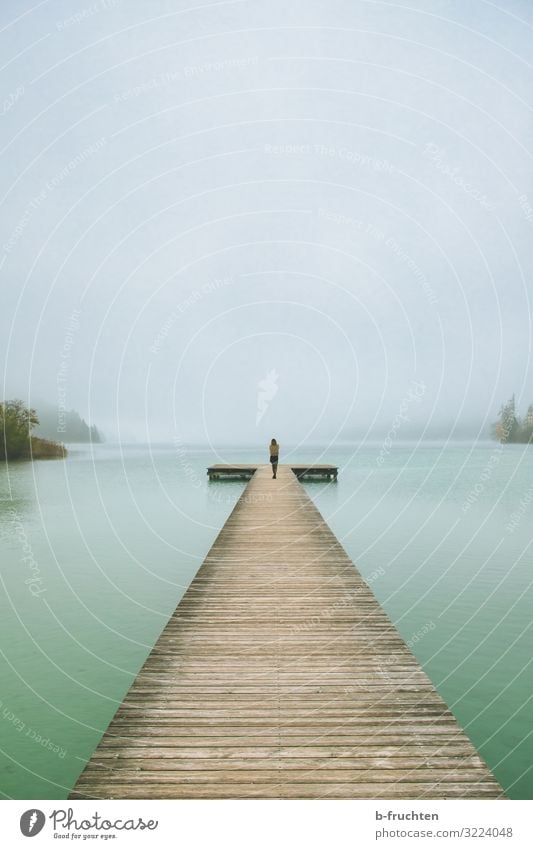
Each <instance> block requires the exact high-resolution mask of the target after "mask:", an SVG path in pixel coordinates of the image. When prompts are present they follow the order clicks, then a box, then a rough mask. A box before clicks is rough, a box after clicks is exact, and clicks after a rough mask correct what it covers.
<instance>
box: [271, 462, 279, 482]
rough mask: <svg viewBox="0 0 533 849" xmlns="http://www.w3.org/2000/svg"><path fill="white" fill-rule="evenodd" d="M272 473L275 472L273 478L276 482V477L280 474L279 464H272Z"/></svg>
mask: <svg viewBox="0 0 533 849" xmlns="http://www.w3.org/2000/svg"><path fill="white" fill-rule="evenodd" d="M272 472H273V475H272V477H273V478H274V480H276V475H277V473H278V464H277V463H272Z"/></svg>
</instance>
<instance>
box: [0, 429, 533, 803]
mask: <svg viewBox="0 0 533 849" xmlns="http://www.w3.org/2000/svg"><path fill="white" fill-rule="evenodd" d="M495 450H496V452H497V454H496V455H494V452H495ZM378 453H379V446H372V445H370V446H369V445H367V446H366V447H362V448H361V447H359V446H355V447H354V448H353V449H350V448H347V447H344V448H335V449H333V450H330V451H328V452H327V456H326V455H323V456H318V454H316V453H313V452H307V453H302V452H298V453H296V452H295V453H294V454H293V455H290V454H288V453H287V452H286V453H285V457H284V459H285V460H288V461H289V462H291V461H292V462H307V461H312V460H314V461H315V462H334V463H338V465H339V466H340V469H341V471H340V476H339V481H338V483H337V484H336V485H335V484H317V483H313V484H309V485H308V487H307V488H308V492H309V493H310V495H311V497H312V498H313V499H314V500H315V501H316V503H317V505H318V507H319V508H320V510H321V511H322V513H323V515H324V516H325V518H326V519H327V520H328V522H329V523H330V525H331V527H332V528H333V530H334V531H335V533H337V535H338V536H339V538H340V539H341V540H342V542H343V544H344V546H345V548H346V549H347V550H348V552H349V554H350V556H351V557H352V558H353V559H354V561H355V562H356V563H357V565H358V567H359V569H360V570H361V572H362V573H363V574H364V575H365V577H367V580H369V583H370V584H371V586H372V590H373V591H374V592H375V594H376V595H377V597H378V598H379V600H380V601H381V603H382V604H383V605H384V607H385V608H386V610H387V611H388V613H389V615H390V616H391V618H392V619H393V620H394V622H395V623H396V625H397V627H398V628H399V630H400V631H401V633H402V635H403V637H404V638H405V639H406V640H407V641H408V643H409V645H411V647H412V649H413V651H414V652H415V653H416V655H417V657H418V658H419V660H420V662H421V663H423V665H424V667H425V668H426V670H427V671H428V673H429V675H430V676H431V678H432V680H433V681H434V682H435V684H436V685H437V686H438V688H439V690H440V691H441V693H442V695H443V697H444V699H445V700H446V701H447V703H448V704H449V705H450V707H451V708H452V709H453V710H454V712H455V713H456V715H457V717H458V719H459V721H460V722H461V724H462V725H463V726H464V727H465V728H466V729H467V731H468V733H469V735H470V736H471V738H472V739H473V741H474V743H475V745H476V746H477V748H478V749H479V751H480V752H481V753H482V755H483V756H484V757H485V759H486V760H487V761H488V762H489V764H490V765H491V767H492V768H493V769H494V771H495V773H496V776H497V778H498V779H499V780H500V782H501V783H502V784H503V785H504V787H506V788H508V792H509V795H511V796H514V797H517V798H530V797H531V791H532V789H533V777H532V774H531V770H530V764H531V757H530V754H529V753H530V751H531V748H530V744H529V742H528V740H527V739H526V738H527V735H528V734H529V733H530V731H531V723H530V722H529V723H528V716H530V715H531V699H532V696H533V686H532V684H533V678H532V673H531V665H530V663H531V641H530V636H529V634H530V631H529V629H530V620H531V614H530V611H531V609H532V604H531V602H532V598H531V575H530V572H531V566H530V564H531V554H530V545H531V517H532V513H533V506H532V503H531V499H530V501H529V502H528V501H527V499H526V498H525V494H526V493H527V492H528V490H529V489H530V487H531V481H532V480H533V454H532V453H531V449H530V450H529V451H528V450H527V449H526V450H524V447H523V446H522V447H521V446H507V447H506V448H505V451H503V452H499V451H498V448H497V447H496V448H495V446H494V445H492V444H486V445H480V446H478V447H476V448H475V449H474V450H472V449H471V447H470V446H461V445H455V446H448V447H446V448H445V449H443V448H442V446H439V445H430V446H428V445H426V446H424V447H421V448H418V449H416V450H414V448H413V446H411V445H403V446H401V445H396V446H395V447H394V450H393V451H391V453H390V455H388V456H387V458H386V462H385V463H384V464H383V465H381V466H379V467H378V465H377V464H376V456H377V455H378ZM495 456H496V459H494V458H495ZM258 459H262V458H261V452H259V454H258V452H256V451H251V450H250V451H246V450H245V451H243V450H242V449H239V450H233V451H231V450H229V449H225V450H224V451H221V452H220V454H219V456H214V453H213V452H207V451H194V452H189V451H183V450H176V448H175V447H174V448H173V447H169V446H157V447H151V449H148V448H147V447H145V446H129V447H127V448H122V449H119V448H117V447H113V446H106V445H103V446H96V447H95V448H94V449H92V450H91V449H88V448H84V447H78V448H74V449H73V450H72V451H71V453H70V456H69V458H68V459H67V460H66V461H56V462H41V463H35V464H33V465H30V464H24V463H20V464H13V465H12V466H11V467H10V470H9V479H8V476H7V473H6V471H5V470H2V472H1V473H0V557H1V564H2V568H1V579H2V593H3V598H2V617H1V619H0V647H1V651H2V653H1V655H0V664H1V680H2V689H1V692H0V747H1V750H2V752H3V754H2V755H1V761H0V772H1V784H0V787H1V788H2V790H3V793H4V794H5V795H6V796H8V797H15V798H62V797H66V795H67V794H68V791H69V789H70V787H71V786H72V784H73V783H74V781H75V779H76V777H77V775H78V774H79V772H80V770H81V768H82V766H83V763H84V762H85V760H86V758H87V757H88V756H89V755H90V753H91V752H92V751H93V749H94V747H95V745H96V743H97V741H98V739H99V737H100V735H101V733H102V732H103V730H104V729H105V727H106V726H107V724H108V722H109V720H110V718H111V716H112V715H113V713H114V711H115V710H116V708H117V707H118V705H119V704H120V702H121V700H122V698H123V696H124V694H125V693H126V691H127V690H128V688H129V686H130V684H131V681H132V679H133V678H134V676H135V674H136V672H137V671H138V669H139V667H140V666H141V664H142V662H143V660H144V658H145V657H146V655H147V654H148V652H149V651H150V649H151V647H152V645H153V643H154V642H155V640H156V638H157V636H158V634H159V632H160V631H161V629H162V627H163V626H164V624H165V622H166V620H167V618H168V616H169V615H170V613H171V612H172V611H173V610H174V608H175V606H176V604H177V602H178V601H179V599H180V598H181V596H182V594H183V592H184V591H185V589H186V588H187V586H188V585H189V583H190V581H191V579H192V577H193V576H194V574H195V572H196V570H197V569H198V567H199V565H200V563H201V562H202V560H203V558H204V556H205V554H206V552H207V551H208V549H209V547H210V545H211V543H212V542H213V540H214V538H215V536H216V534H217V532H218V530H219V529H220V527H221V526H222V524H223V523H224V521H225V519H226V517H227V515H228V514H229V512H230V511H231V509H232V507H233V505H234V503H235V501H236V499H237V498H238V496H239V494H240V493H241V492H242V488H243V485H242V484H241V483H239V482H213V483H211V484H208V482H207V480H206V474H205V470H206V466H207V465H208V464H209V463H212V462H225V461H232V462H236V461H240V462H253V461H257V460H258ZM521 502H522V503H521Z"/></svg>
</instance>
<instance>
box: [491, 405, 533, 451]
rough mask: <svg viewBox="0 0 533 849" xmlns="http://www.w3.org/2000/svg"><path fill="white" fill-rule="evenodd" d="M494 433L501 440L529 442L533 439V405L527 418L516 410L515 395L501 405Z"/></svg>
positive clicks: (493, 428) (493, 427) (493, 429)
mask: <svg viewBox="0 0 533 849" xmlns="http://www.w3.org/2000/svg"><path fill="white" fill-rule="evenodd" d="M492 435H493V437H494V438H495V439H497V440H499V442H510V443H513V442H514V443H529V442H532V441H533V405H532V404H530V405H529V408H528V411H527V415H526V417H525V419H521V418H520V416H519V415H518V414H517V412H516V401H515V396H514V395H513V396H512V397H511V398H509V400H508V401H507V403H506V404H502V406H501V407H500V412H499V418H498V421H497V422H495V423H494V424H493V425H492Z"/></svg>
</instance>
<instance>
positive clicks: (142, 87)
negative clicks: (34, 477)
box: [0, 0, 533, 444]
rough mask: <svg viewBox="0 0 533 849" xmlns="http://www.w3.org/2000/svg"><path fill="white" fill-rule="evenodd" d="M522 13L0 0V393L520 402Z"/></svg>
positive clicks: (139, 398)
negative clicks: (513, 396) (514, 399)
mask: <svg viewBox="0 0 533 849" xmlns="http://www.w3.org/2000/svg"><path fill="white" fill-rule="evenodd" d="M407 5H409V7H410V8H407V7H406V6H407ZM532 36H533V8H532V7H531V4H530V3H528V2H512V0H511V2H506V3H505V4H502V8H501V9H498V8H497V5H496V4H492V3H488V2H481V0H474V2H471V3H468V4H465V3H463V2H459V0H457V2H437V0H434V2H433V1H432V0H430V2H421V0H412V2H410V3H409V4H406V5H405V6H404V5H402V4H401V3H399V2H375V1H374V0H371V1H369V0H367V2H358V0H350V2H347V1H346V2H315V0H296V2H293V3H286V2H285V3H279V2H277V0H273V2H272V0H271V2H268V3H264V2H254V0H251V1H250V2H248V0H241V1H240V2H217V3H210V4H207V3H201V2H197V3H195V2H192V0H187V2H186V3H185V2H169V1H168V0H167V2H157V0H156V2H139V0H128V1H127V2H126V0H107V2H104V0H94V2H91V0H81V2H67V0H48V2H46V0H45V2H40V3H29V2H26V1H25V0H24V2H20V0H17V2H15V1H14V0H11V2H3V3H2V5H1V8H0V44H1V48H2V58H3V61H2V65H3V68H2V73H1V77H0V80H1V98H0V99H1V102H2V106H1V109H0V111H1V114H0V129H1V156H2V160H1V161H2V168H1V169H0V183H1V187H0V190H1V197H2V206H1V227H2V237H1V240H0V266H1V270H0V281H1V305H2V306H1V314H0V343H1V353H0V362H1V364H2V375H3V389H2V393H1V394H2V395H3V397H12V396H14V395H16V396H20V397H23V398H25V399H30V400H32V401H35V399H39V398H43V399H47V400H48V401H50V402H52V403H56V402H57V401H58V400H60V401H61V403H65V404H66V406H67V407H69V408H70V407H73V408H75V409H77V410H78V411H79V412H80V413H81V414H82V415H83V416H85V417H86V418H89V419H90V420H91V421H94V422H96V423H97V424H98V425H99V426H101V427H102V428H103V429H104V431H106V432H107V434H108V435H109V436H111V437H112V438H117V437H119V438H122V439H126V440H130V439H140V440H161V439H176V440H182V439H183V440H188V441H194V442H201V441H208V442H213V443H216V442H220V441H231V440H234V441H237V442H243V443H244V442H245V443H247V444H250V443H254V442H258V443H263V442H265V440H267V439H270V437H271V436H277V437H278V439H280V440H281V441H285V442H287V441H305V440H308V441H310V442H317V441H320V440H334V439H335V438H338V437H339V436H341V435H342V434H344V435H345V434H346V433H351V432H355V431H360V432H362V433H367V432H369V433H373V432H374V431H376V432H377V431H379V430H386V429H387V427H388V426H389V425H390V423H391V422H392V421H393V420H394V417H395V416H396V415H397V414H398V410H399V409H400V408H401V407H402V405H403V409H404V410H407V415H406V418H408V419H409V423H406V424H405V427H404V430H403V433H404V434H405V435H407V434H408V433H409V432H411V430H412V428H413V427H414V426H416V427H418V428H419V429H420V430H422V429H423V428H424V427H426V426H427V427H428V432H431V429H432V428H433V429H434V428H435V427H438V426H442V427H444V428H445V429H447V432H449V433H450V434H451V435H453V434H454V432H455V433H459V431H460V427H464V426H465V425H469V426H474V427H478V428H479V430H480V432H485V431H486V428H487V424H488V423H489V422H490V421H492V420H493V419H494V417H495V415H496V413H497V410H498V407H499V405H500V402H501V401H502V400H504V399H505V398H507V397H508V396H509V395H510V394H511V393H512V392H513V391H514V392H516V393H517V399H518V401H519V404H520V406H521V407H522V408H524V406H527V404H528V403H529V402H530V401H532V400H533V380H532V369H531V311H530V294H531V280H532V274H531V271H532V262H533V185H532V182H533V181H532V155H533V151H532V114H533V113H532V105H533V95H532V92H533V87H532V85H531V82H532V65H531V50H530V45H531V39H532ZM415 385H416V386H418V387H421V386H422V387H423V389H421V390H420V391H419V392H418V394H417V393H413V386H415ZM415 396H416V397H415ZM406 405H407V407H406ZM455 425H457V426H458V427H459V430H457V431H454V426H455ZM410 429H411V430H410Z"/></svg>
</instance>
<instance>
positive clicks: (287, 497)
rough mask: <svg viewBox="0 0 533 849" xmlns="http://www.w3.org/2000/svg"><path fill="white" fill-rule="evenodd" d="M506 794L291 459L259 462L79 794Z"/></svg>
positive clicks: (81, 783)
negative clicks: (287, 463) (283, 463)
mask: <svg viewBox="0 0 533 849" xmlns="http://www.w3.org/2000/svg"><path fill="white" fill-rule="evenodd" d="M503 797H504V793H503V791H502V789H501V787H500V786H499V785H498V783H497V782H496V780H495V778H494V777H493V776H492V774H491V772H490V771H489V769H488V767H487V766H486V764H485V763H484V762H483V761H482V760H481V758H480V757H479V755H478V754H477V753H476V751H475V749H474V747H473V745H472V743H471V742H470V740H469V739H468V737H467V736H466V734H465V732H464V731H463V730H462V729H461V728H460V726H459V725H458V723H457V722H456V720H455V718H454V716H453V715H452V714H451V712H450V711H449V710H448V708H447V707H446V705H445V704H444V702H443V701H442V699H441V698H440V696H439V695H438V693H437V692H436V690H435V688H434V687H433V685H432V683H431V681H430V680H429V678H428V677H427V675H426V674H425V673H424V672H423V671H422V669H421V668H420V666H419V665H418V663H417V661H416V659H415V657H414V656H413V654H412V653H411V652H410V650H409V649H408V647H407V646H406V644H405V643H404V642H403V640H402V639H401V637H400V636H399V634H398V632H397V631H396V629H395V628H394V626H393V625H392V623H391V622H390V620H389V619H388V617H387V616H386V614H385V613H384V611H383V610H382V609H381V607H380V606H379V604H378V602H377V601H376V599H375V597H374V595H373V594H372V592H371V591H370V589H369V588H368V586H367V584H366V583H365V581H364V580H363V578H362V577H361V575H360V574H359V572H358V571H357V569H356V568H355V567H354V565H353V563H352V562H351V560H350V559H349V557H348V555H347V554H346V552H345V551H344V549H343V548H342V546H341V545H340V543H339V541H338V540H337V539H336V537H335V536H334V534H333V533H332V531H331V530H330V529H329V527H328V526H327V525H326V523H325V522H324V520H323V518H322V517H321V515H320V513H319V512H318V510H317V509H316V508H315V506H314V505H313V503H312V501H311V500H310V499H309V497H308V495H307V493H306V492H305V490H304V488H303V487H302V486H301V484H300V483H299V482H298V480H297V478H296V477H295V475H294V474H293V473H292V471H291V468H290V467H288V466H280V467H279V469H278V478H277V480H276V481H274V480H272V473H271V470H270V467H269V466H260V467H258V469H257V471H256V472H255V474H253V477H252V478H251V480H250V482H249V483H248V485H247V487H246V489H245V491H244V493H243V495H242V497H241V498H240V500H239V502H238V503H237V505H236V507H235V508H234V510H233V512H232V513H231V515H230V517H229V518H228V520H227V521H226V524H225V525H224V527H223V529H222V531H221V532H220V534H219V535H218V537H217V539H216V540H215V543H214V544H213V546H212V548H211V550H210V551H209V553H208V555H207V557H206V559H205V561H204V563H203V564H202V566H201V567H200V569H199V571H198V573H197V575H196V577H195V578H194V580H193V581H192V583H191V585H190V587H189V589H188V590H187V592H186V593H185V595H184V596H183V598H182V600H181V602H180V603H179V605H178V606H177V608H176V610H175V612H174V614H173V615H172V616H171V618H170V620H169V622H168V624H167V626H166V627H165V629H164V630H163V632H162V634H161V636H160V638H159V639H158V641H157V643H156V645H155V646H154V648H153V650H152V652H151V654H150V655H149V657H148V658H147V660H146V662H145V664H144V666H143V667H142V669H141V671H140V673H139V675H138V676H137V678H136V680H135V682H134V683H133V685H132V687H131V689H130V690H129V692H128V694H127V695H126V697H125V699H124V701H123V703H122V705H121V706H120V708H119V709H118V711H117V713H116V714H115V717H114V719H113V720H112V722H111V724H110V725H109V728H108V729H107V731H106V733H105V734H104V736H103V738H102V740H101V742H100V744H99V745H98V747H97V749H96V751H95V752H94V754H93V756H92V757H91V759H90V761H89V762H88V764H87V766H86V768H85V770H84V771H83V773H82V774H81V776H80V778H79V779H78V782H77V784H76V786H75V788H74V790H73V792H72V794H71V797H70V798H72V799H91V798H99V799H108V798H109V799H167V798H172V799H178V798H186V799H198V798H207V799H215V798H239V799H253V798H255V799H273V798H283V799H295V798H315V799H328V798H329V799H340V798H343V799H364V798H383V799H436V798H439V799H442V798H449V799H464V798H470V799H486V798H503Z"/></svg>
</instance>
